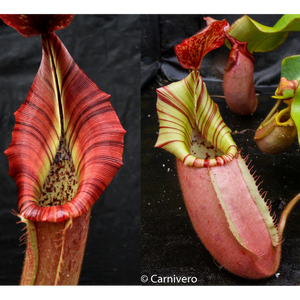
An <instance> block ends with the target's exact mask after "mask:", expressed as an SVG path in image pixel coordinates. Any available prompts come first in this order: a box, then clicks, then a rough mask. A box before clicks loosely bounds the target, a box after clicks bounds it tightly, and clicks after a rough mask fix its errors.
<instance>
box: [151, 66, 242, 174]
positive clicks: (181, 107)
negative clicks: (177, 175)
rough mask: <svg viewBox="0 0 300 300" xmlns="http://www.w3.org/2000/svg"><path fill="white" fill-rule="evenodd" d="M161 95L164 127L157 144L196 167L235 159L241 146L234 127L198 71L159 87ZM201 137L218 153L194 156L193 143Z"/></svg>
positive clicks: (159, 115) (158, 101)
mask: <svg viewBox="0 0 300 300" xmlns="http://www.w3.org/2000/svg"><path fill="white" fill-rule="evenodd" d="M157 94H158V100H157V112H158V117H159V123H160V127H159V136H158V140H157V142H156V144H155V147H160V148H164V149H165V150H167V151H169V152H170V153H172V154H174V155H175V156H176V157H177V158H178V159H180V160H181V161H182V162H183V163H184V165H186V166H191V167H196V168H202V167H212V166H219V165H224V164H226V163H228V162H230V161H232V160H233V158H234V157H235V155H236V154H237V146H236V144H235V142H234V141H233V139H232V136H231V130H230V128H229V127H228V126H227V125H226V124H225V123H224V121H223V118H222V116H221V114H220V111H219V108H218V105H217V104H216V103H214V102H213V100H212V99H211V97H210V96H209V94H208V92H207V89H206V85H205V83H204V82H203V80H202V77H201V76H199V72H198V71H192V72H191V73H190V74H189V75H188V76H187V77H186V78H184V79H183V80H181V81H179V82H175V83H172V84H170V85H169V86H165V87H162V88H159V89H157ZM200 137H201V141H200V143H204V144H205V141H207V142H208V143H209V144H207V145H208V146H207V147H212V146H213V147H214V148H216V149H219V150H218V151H217V152H216V153H218V155H217V156H216V155H215V154H213V153H210V154H208V155H206V154H205V153H202V154H198V156H197V155H194V152H193V151H194V150H191V149H193V147H192V148H191V145H193V144H194V143H197V142H196V140H197V139H198V138H200ZM205 149H206V148H203V150H205ZM205 151H206V150H205ZM205 151H204V152H205Z"/></svg>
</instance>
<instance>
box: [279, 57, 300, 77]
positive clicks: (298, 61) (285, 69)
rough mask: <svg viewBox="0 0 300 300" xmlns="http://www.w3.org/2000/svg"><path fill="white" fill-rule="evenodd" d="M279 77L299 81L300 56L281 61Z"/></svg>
mask: <svg viewBox="0 0 300 300" xmlns="http://www.w3.org/2000/svg"><path fill="white" fill-rule="evenodd" d="M281 77H284V78H286V79H287V80H297V81H298V82H299V81H300V55H294V56H289V57H287V58H285V59H284V60H283V61H282V64H281Z"/></svg>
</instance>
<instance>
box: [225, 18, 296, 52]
mask: <svg viewBox="0 0 300 300" xmlns="http://www.w3.org/2000/svg"><path fill="white" fill-rule="evenodd" d="M289 31H300V15H298V14H296V15H283V16H282V17H281V18H280V19H279V20H278V22H277V23H276V24H275V25H274V26H273V27H269V26H264V25H262V24H260V23H258V22H256V21H254V20H252V19H251V18H250V17H248V16H247V15H245V16H243V17H242V18H240V19H238V20H237V21H235V22H234V23H233V24H232V25H231V27H230V29H229V31H228V33H229V34H230V35H231V36H233V37H234V38H236V39H237V40H239V41H241V42H248V50H249V51H250V52H251V53H253V52H267V51H272V50H274V49H276V48H277V47H278V46H280V45H281V44H282V43H283V42H284V41H285V39H286V37H287V36H288V33H289ZM225 43H226V45H227V46H228V47H229V48H230V44H229V42H228V41H226V42H225Z"/></svg>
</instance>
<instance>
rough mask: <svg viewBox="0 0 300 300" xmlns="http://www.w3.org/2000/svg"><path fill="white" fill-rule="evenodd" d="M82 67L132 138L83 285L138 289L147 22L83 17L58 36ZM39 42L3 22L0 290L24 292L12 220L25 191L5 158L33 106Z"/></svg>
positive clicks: (93, 232) (95, 219)
mask: <svg viewBox="0 0 300 300" xmlns="http://www.w3.org/2000/svg"><path fill="white" fill-rule="evenodd" d="M56 33H57V35H58V36H59V38H60V39H61V40H62V42H63V43H64V45H65V46H66V48H67V49H68V51H69V52H70V54H71V56H72V57H73V59H74V61H75V62H76V63H77V64H78V65H79V67H80V68H81V69H82V70H83V71H84V72H85V73H86V74H87V75H88V76H89V77H90V78H91V79H92V80H93V81H95V83H96V84H97V86H98V87H99V88H100V89H101V90H103V91H104V92H106V93H107V94H110V95H111V103H112V106H113V107H114V109H115V110H116V113H117V115H118V117H119V119H120V121H121V123H122V125H123V127H124V128H125V130H126V131H127V133H126V134H125V148H124V155H123V161H124V165H123V166H122V167H121V169H120V170H119V171H118V173H117V175H116V176H115V178H114V179H113V180H112V182H111V184H110V185H109V186H108V187H107V189H106V190H105V192H104V193H103V194H102V195H101V197H100V200H98V202H97V203H96V204H95V205H94V206H93V208H92V218H91V222H90V230H89V236H88V241H87V245H86V251H85V256H84V261H83V266H82V272H81V277H80V281H79V284H80V285H101V284H105V285H110V284H119V285H122V284H127V285H128V284H137V283H139V271H140V17H139V16H137V15H75V18H74V20H73V22H72V23H71V24H70V25H69V26H68V27H66V28H65V29H63V30H59V31H57V32H56ZM41 55H42V47H41V40H40V37H39V36H36V37H31V38H25V37H23V36H21V35H20V34H19V33H18V32H17V31H16V30H14V29H13V28H11V27H9V26H7V25H6V24H4V23H3V22H2V20H0V91H1V93H0V141H1V145H0V190H1V197H0V199H1V200H0V201H1V205H0V284H1V285H18V284H19V280H20V276H21V272H22V266H23V258H24V253H23V252H24V250H25V245H23V246H19V244H20V242H19V237H20V236H21V235H22V234H23V232H22V230H21V229H22V228H23V227H24V225H21V224H18V225H16V222H17V221H18V218H17V217H15V216H13V215H12V214H11V210H12V209H14V210H16V211H17V210H18V208H17V189H16V185H15V182H14V180H13V179H12V178H10V177H9V176H8V160H7V158H6V156H5V154H4V153H3V152H4V151H5V150H6V149H7V148H8V146H9V144H10V141H11V133H12V130H13V127H14V122H15V118H14V115H13V113H14V112H15V111H16V110H17V109H18V108H19V107H20V105H21V104H22V103H23V101H25V99H26V96H27V93H28V91H29V89H30V86H31V84H32V82H33V80H34V77H35V75H36V73H37V70H38V68H39V65H40V61H41Z"/></svg>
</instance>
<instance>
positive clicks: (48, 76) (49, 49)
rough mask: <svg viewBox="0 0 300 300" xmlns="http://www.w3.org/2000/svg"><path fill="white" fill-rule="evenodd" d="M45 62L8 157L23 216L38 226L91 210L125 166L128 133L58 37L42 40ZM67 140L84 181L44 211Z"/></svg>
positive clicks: (23, 108)
mask: <svg viewBox="0 0 300 300" xmlns="http://www.w3.org/2000/svg"><path fill="white" fill-rule="evenodd" d="M42 45H43V58H42V62H41V65H40V68H39V70H38V73H37V75H36V78H35V80H34V82H33V85H32V87H31V89H30V92H29V94H28V96H27V99H26V101H25V102H24V103H23V105H22V106H21V107H20V109H19V110H18V111H17V112H16V113H15V116H16V125H15V128H14V131H13V138H12V142H11V144H10V146H9V148H8V149H7V150H6V152H5V153H6V155H7V156H8V159H9V167H10V168H9V174H10V175H11V176H12V177H13V178H14V179H15V181H16V183H17V186H18V206H19V211H20V214H21V215H22V216H23V217H25V218H26V219H29V220H32V221H49V222H60V221H63V220H66V219H68V218H71V217H72V218H74V217H78V216H80V215H82V214H84V213H85V212H86V211H87V210H89V209H90V208H91V207H92V205H93V204H94V203H95V202H96V201H97V200H98V198H99V196H100V195H101V194H102V193H103V191H104V190H105V188H106V186H107V185H108V184H109V183H110V182H111V180H112V178H113V177H114V175H115V174H116V172H117V171H118V169H119V168H120V167H121V165H122V164H123V162H122V154H123V147H124V141H123V138H124V134H125V130H124V129H123V127H122V126H121V124H120V121H119V119H118V117H117V115H116V113H115V111H114V109H113V108H112V106H111V104H110V101H109V100H110V96H109V95H107V94H105V93H104V92H102V91H101V90H100V89H99V88H98V87H97V86H96V84H95V83H94V82H93V81H92V80H91V79H90V78H89V77H88V76H87V75H86V74H85V73H84V72H83V71H82V70H81V69H80V68H79V67H78V65H77V64H76V63H75V62H74V60H73V59H72V57H71V56H70V54H69V53H68V51H67V50H66V48H65V47H64V45H63V44H62V42H61V41H60V40H59V38H58V37H57V36H56V35H55V34H54V33H50V34H47V35H43V36H42ZM62 139H65V140H66V151H67V152H69V153H70V154H71V157H72V158H71V160H72V161H73V164H74V166H75V170H76V174H77V178H78V190H77V193H76V195H75V197H74V198H73V199H72V200H71V201H70V202H67V203H65V204H63V205H57V206H47V207H41V206H40V205H39V198H40V195H41V190H42V187H43V184H44V182H45V180H46V177H47V175H48V172H49V170H50V166H51V164H52V163H53V161H54V158H55V157H56V153H57V150H58V147H59V142H60V141H61V140H62Z"/></svg>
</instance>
